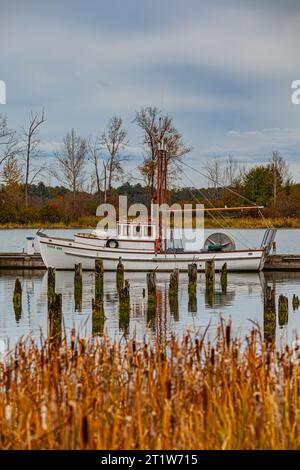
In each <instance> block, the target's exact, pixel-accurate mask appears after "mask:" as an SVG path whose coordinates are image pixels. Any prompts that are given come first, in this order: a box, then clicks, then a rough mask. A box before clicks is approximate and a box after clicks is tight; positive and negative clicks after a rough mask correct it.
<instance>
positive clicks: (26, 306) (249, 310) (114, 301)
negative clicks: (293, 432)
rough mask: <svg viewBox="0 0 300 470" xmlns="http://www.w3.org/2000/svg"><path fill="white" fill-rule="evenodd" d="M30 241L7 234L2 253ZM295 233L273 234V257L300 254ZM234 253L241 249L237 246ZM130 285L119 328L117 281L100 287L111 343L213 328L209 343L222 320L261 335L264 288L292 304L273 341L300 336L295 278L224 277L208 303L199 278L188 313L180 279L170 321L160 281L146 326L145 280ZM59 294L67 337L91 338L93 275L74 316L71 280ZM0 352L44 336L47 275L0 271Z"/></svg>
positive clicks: (254, 234) (250, 234)
mask: <svg viewBox="0 0 300 470" xmlns="http://www.w3.org/2000/svg"><path fill="white" fill-rule="evenodd" d="M48 232H49V233H50V232H51V233H52V234H60V235H62V234H63V235H71V234H72V233H74V230H64V231H57V230H55V231H54V230H53V231H48ZM237 232H239V234H238V235H239V238H241V239H243V241H244V238H245V237H246V238H247V239H248V240H249V246H251V243H252V246H255V245H257V243H258V239H259V240H260V239H261V238H262V231H261V230H247V231H241V230H239V231H233V230H232V231H231V234H232V235H233V237H234V238H235V239H236V238H237V237H236V234H237ZM29 234H34V231H28V230H5V231H1V232H0V245H1V248H0V251H21V250H22V248H23V247H25V243H24V239H25V237H26V236H27V235H29ZM299 235H300V230H287V231H282V230H280V231H279V232H278V238H277V246H278V252H286V253H288V252H300V246H299V248H298V243H299V242H298V240H299ZM238 246H239V244H238ZM17 277H19V278H20V280H21V283H22V286H23V310H22V314H21V316H18V315H17V316H16V315H15V312H14V308H13V303H12V296H13V289H14V283H15V279H16V278H17ZM126 278H127V279H129V281H130V292H131V296H130V298H131V312H130V321H129V323H128V324H122V322H121V323H120V320H119V303H118V295H117V291H116V282H115V274H114V273H106V274H105V281H104V294H105V299H104V311H105V316H106V320H105V324H104V331H105V332H106V333H108V334H109V335H110V336H111V337H113V338H114V337H120V335H124V334H125V335H127V334H128V335H130V334H133V333H134V332H136V333H137V334H138V336H140V337H141V336H142V335H143V334H144V333H145V332H146V331H147V329H148V331H149V333H150V334H157V335H158V336H159V337H161V338H163V337H168V336H169V335H170V333H172V332H175V333H177V334H178V335H179V336H180V335H182V333H183V332H184V331H186V330H187V329H189V330H191V331H192V332H198V331H199V330H200V331H201V330H202V331H203V330H204V329H205V327H206V326H207V325H208V323H209V322H210V324H211V333H210V334H211V335H213V334H214V327H215V326H216V324H217V322H218V319H219V316H220V315H223V316H224V318H231V319H232V322H233V327H234V329H235V331H236V332H237V333H241V334H245V333H246V332H247V331H248V330H249V328H250V327H251V326H252V323H251V320H252V321H255V322H257V323H258V324H259V325H260V326H261V328H262V329H263V328H264V312H263V288H264V286H265V285H266V284H269V285H271V286H272V287H273V288H275V291H276V299H277V298H278V296H279V295H280V294H284V295H287V296H288V298H289V316H288V323H287V324H286V325H284V326H279V324H278V318H276V338H277V340H278V342H280V341H284V342H285V341H291V340H292V339H293V338H294V335H295V334H296V331H298V333H299V334H300V309H299V311H297V310H296V311H293V309H292V306H291V299H292V296H293V294H294V293H295V294H296V295H298V296H299V297H300V273H285V274H281V273H280V274H278V273H277V274H260V275H259V274H233V273H229V274H228V289H227V293H226V294H223V293H222V292H221V288H220V286H219V278H218V276H217V278H216V292H215V294H214V296H213V297H212V298H209V299H208V298H207V297H206V296H205V288H204V275H203V274H201V275H200V274H199V275H198V289H197V305H196V306H195V305H194V306H193V310H196V311H190V310H191V308H190V307H189V297H188V289H187V274H185V273H181V274H180V288H179V296H178V299H179V303H178V313H175V314H171V313H170V308H169V301H168V292H167V291H168V282H169V275H168V274H162V273H161V274H158V307H157V314H156V317H155V318H152V319H151V322H150V324H149V320H150V318H149V312H148V308H147V294H146V296H145V298H144V297H143V289H144V288H146V274H145V273H138V274H134V273H127V274H126ZM56 280H57V282H56V284H57V292H60V293H62V296H63V321H64V326H65V328H66V330H67V331H69V330H70V329H71V328H72V327H73V326H75V327H76V328H77V329H79V330H80V332H81V334H84V335H90V334H91V332H92V317H91V299H92V298H93V276H92V274H91V273H84V275H83V296H82V305H81V308H80V309H79V310H75V304H74V290H73V273H72V272H57V273H56ZM0 301H1V306H2V308H1V310H0V311H1V313H0V348H1V347H4V346H5V347H6V346H7V345H10V346H12V345H13V344H15V342H16V341H17V340H18V339H19V338H20V337H22V336H27V335H29V334H30V335H33V336H35V337H37V338H39V337H40V335H41V333H42V334H44V335H47V274H46V273H45V272H44V271H41V272H37V271H35V272H26V271H25V272H20V271H19V272H15V271H0Z"/></svg>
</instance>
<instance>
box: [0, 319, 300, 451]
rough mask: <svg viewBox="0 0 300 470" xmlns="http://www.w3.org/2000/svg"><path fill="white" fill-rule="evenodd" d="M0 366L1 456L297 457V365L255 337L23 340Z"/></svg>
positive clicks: (225, 329) (226, 332)
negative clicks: (225, 453)
mask: <svg viewBox="0 0 300 470" xmlns="http://www.w3.org/2000/svg"><path fill="white" fill-rule="evenodd" d="M0 366H1V371H0V447H1V449H299V448H300V435H299V430H300V407H299V398H300V366H298V365H295V364H293V355H292V351H291V349H290V348H288V347H286V348H285V349H284V350H283V351H280V350H279V349H277V348H276V346H275V345H274V344H273V343H272V344H271V343H264V342H263V340H262V339H261V335H260V332H259V331H256V330H253V331H252V332H251V333H250V334H249V336H248V337H247V338H246V339H245V340H244V341H243V342H240V340H238V339H236V338H232V332H231V330H230V327H229V326H228V325H227V326H226V325H223V324H222V323H221V324H220V325H219V327H218V333H217V335H216V338H215V339H214V340H213V341H211V342H210V341H208V340H207V339H205V340H204V338H203V337H202V338H193V337H192V336H191V335H189V334H187V335H185V336H184V338H183V340H182V341H178V340H177V339H176V338H175V337H172V338H171V339H170V340H169V341H168V342H167V343H164V344H163V345H161V344H159V343H158V341H157V340H154V341H151V342H150V341H149V342H148V341H147V339H145V340H144V341H142V342H139V341H137V340H136V339H132V340H128V341H126V342H125V341H124V342H123V343H117V342H111V341H110V340H109V339H108V338H107V337H105V336H104V337H102V338H99V339H96V338H91V339H90V340H89V341H86V340H84V339H80V338H78V337H74V334H73V336H72V337H71V339H70V341H69V342H68V343H67V341H63V342H62V344H61V346H60V347H57V346H55V345H54V344H53V342H51V341H48V340H46V341H43V342H42V344H41V345H40V344H39V345H37V344H36V343H35V342H34V341H33V340H27V341H25V342H19V343H18V344H17V346H16V347H15V349H13V350H12V351H10V352H9V353H7V354H6V356H5V357H2V359H1V365H0Z"/></svg>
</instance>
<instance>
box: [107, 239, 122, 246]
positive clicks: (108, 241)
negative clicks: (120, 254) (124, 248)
mask: <svg viewBox="0 0 300 470" xmlns="http://www.w3.org/2000/svg"><path fill="white" fill-rule="evenodd" d="M106 246H107V247H108V248H118V247H119V243H118V241H117V240H115V239H114V238H110V239H109V240H107V242H106Z"/></svg>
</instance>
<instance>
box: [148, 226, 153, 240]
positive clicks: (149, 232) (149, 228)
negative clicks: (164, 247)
mask: <svg viewBox="0 0 300 470" xmlns="http://www.w3.org/2000/svg"><path fill="white" fill-rule="evenodd" d="M151 228H152V227H151V225H148V237H151V232H152V230H151Z"/></svg>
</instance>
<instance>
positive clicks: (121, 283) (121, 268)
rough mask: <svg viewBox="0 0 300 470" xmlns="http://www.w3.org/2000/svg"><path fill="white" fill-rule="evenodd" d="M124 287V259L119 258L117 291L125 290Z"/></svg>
mask: <svg viewBox="0 0 300 470" xmlns="http://www.w3.org/2000/svg"><path fill="white" fill-rule="evenodd" d="M123 287H124V265H123V263H122V258H121V257H120V258H119V262H118V266H117V290H118V291H119V290H120V289H123Z"/></svg>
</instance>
